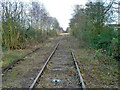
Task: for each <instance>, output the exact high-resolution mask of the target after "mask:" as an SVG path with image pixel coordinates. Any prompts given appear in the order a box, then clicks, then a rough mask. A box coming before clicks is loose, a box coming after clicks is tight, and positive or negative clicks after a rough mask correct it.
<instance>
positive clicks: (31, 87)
mask: <svg viewBox="0 0 120 90" xmlns="http://www.w3.org/2000/svg"><path fill="white" fill-rule="evenodd" d="M60 41H61V40H60ZM60 41H59V42H58V43H57V45H56V46H55V48H54V49H53V51H52V53H51V54H50V56H49V57H48V58H47V61H46V62H45V64H44V66H43V67H42V69H41V70H40V72H39V74H38V75H37V77H36V78H35V80H34V82H33V83H32V85H31V86H30V87H29V90H32V89H33V87H34V86H35V84H36V82H37V80H38V79H39V77H40V76H41V74H42V73H43V71H44V69H45V67H46V66H47V64H48V62H49V60H50V59H51V57H52V56H53V54H54V53H55V51H56V50H57V47H58V45H59V43H60Z"/></svg>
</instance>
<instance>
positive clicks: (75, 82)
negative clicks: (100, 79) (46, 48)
mask: <svg viewBox="0 0 120 90" xmlns="http://www.w3.org/2000/svg"><path fill="white" fill-rule="evenodd" d="M33 88H81V89H83V90H85V85H84V82H83V79H82V76H81V74H80V70H79V68H78V65H77V61H76V59H75V56H74V53H73V52H72V49H71V45H70V42H68V39H62V40H60V41H59V42H58V43H57V45H56V46H55V48H54V50H53V51H52V53H51V54H50V56H49V57H48V59H47V61H46V62H45V64H44V66H43V67H42V69H41V70H40V72H39V74H38V75H37V77H36V78H35V79H34V82H33V83H32V85H31V86H30V87H29V90H31V89H33Z"/></svg>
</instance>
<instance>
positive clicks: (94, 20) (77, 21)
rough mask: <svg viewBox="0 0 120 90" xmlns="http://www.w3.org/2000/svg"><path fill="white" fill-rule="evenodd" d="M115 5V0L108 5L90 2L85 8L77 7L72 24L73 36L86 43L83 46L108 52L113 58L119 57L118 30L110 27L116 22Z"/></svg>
mask: <svg viewBox="0 0 120 90" xmlns="http://www.w3.org/2000/svg"><path fill="white" fill-rule="evenodd" d="M114 3H115V1H114V0H113V1H111V2H109V3H107V4H106V2H103V1H101V2H88V3H86V6H85V7H83V6H80V5H76V6H75V9H74V14H73V18H72V19H71V22H70V28H71V33H72V35H74V36H75V37H76V38H78V39H79V40H82V41H84V43H83V44H86V43H89V44H90V45H91V46H92V47H94V48H97V49H102V50H103V51H104V50H106V51H107V54H108V55H111V56H117V55H118V47H117V45H118V37H117V35H118V34H117V30H115V29H114V28H112V27H109V26H108V24H109V23H111V22H113V21H114V11H115V9H114V8H113V5H114ZM81 43H82V42H81ZM86 45H88V44H86ZM84 46H85V45H84ZM113 47H114V48H113Z"/></svg>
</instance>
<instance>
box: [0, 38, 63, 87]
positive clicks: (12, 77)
mask: <svg viewBox="0 0 120 90" xmlns="http://www.w3.org/2000/svg"><path fill="white" fill-rule="evenodd" d="M60 38H61V37H59V38H56V39H54V38H50V39H49V40H48V41H47V42H45V43H43V44H40V45H37V47H40V49H39V50H38V51H37V52H36V53H33V54H31V55H30V56H27V57H25V59H24V60H23V61H20V62H19V63H18V64H16V65H15V66H14V67H13V68H12V69H11V70H9V71H8V72H7V73H5V74H4V76H3V77H2V86H3V88H28V87H29V86H30V85H31V84H32V82H33V80H34V79H35V77H36V75H37V74H38V73H39V71H40V69H41V68H42V66H43V64H44V63H45V61H46V59H47V57H48V56H49V54H50V53H51V51H52V49H53V48H54V46H55V45H56V43H57V42H58V41H59V40H60Z"/></svg>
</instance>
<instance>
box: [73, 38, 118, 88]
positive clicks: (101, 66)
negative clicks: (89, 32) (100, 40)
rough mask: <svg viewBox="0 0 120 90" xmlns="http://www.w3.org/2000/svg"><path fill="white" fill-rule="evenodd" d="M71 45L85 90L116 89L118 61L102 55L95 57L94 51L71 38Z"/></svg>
mask: <svg viewBox="0 0 120 90" xmlns="http://www.w3.org/2000/svg"><path fill="white" fill-rule="evenodd" d="M81 42H83V41H81ZM71 44H72V49H73V52H74V53H75V57H76V59H77V62H78V65H79V68H80V71H81V74H82V77H83V80H84V82H85V85H86V88H118V82H119V81H118V75H119V71H118V61H116V60H114V59H108V58H107V57H106V56H105V55H104V54H103V55H101V56H99V58H98V57H95V50H94V49H90V48H87V47H85V45H82V43H80V42H79V41H78V40H75V38H73V37H72V38H71Z"/></svg>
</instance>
